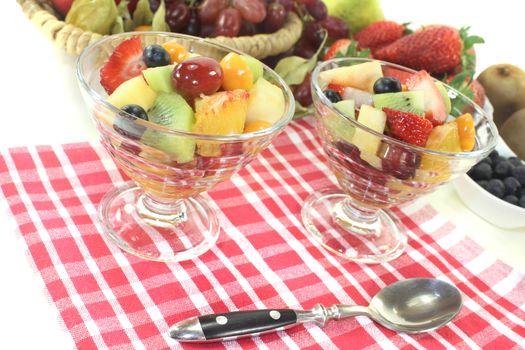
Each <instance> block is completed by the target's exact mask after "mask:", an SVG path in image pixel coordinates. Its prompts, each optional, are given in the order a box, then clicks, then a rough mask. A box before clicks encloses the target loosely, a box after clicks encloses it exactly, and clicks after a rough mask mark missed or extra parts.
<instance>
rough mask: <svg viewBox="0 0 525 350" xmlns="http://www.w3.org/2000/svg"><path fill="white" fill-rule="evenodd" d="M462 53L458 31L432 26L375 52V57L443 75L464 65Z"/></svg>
mask: <svg viewBox="0 0 525 350" xmlns="http://www.w3.org/2000/svg"><path fill="white" fill-rule="evenodd" d="M462 50H463V41H462V40H461V37H460V34H459V31H458V30H457V29H455V28H451V27H448V26H431V27H428V28H423V29H421V30H419V31H416V32H414V33H412V34H410V35H407V36H404V37H402V38H401V39H399V40H396V41H394V42H393V43H391V44H389V45H387V46H384V47H382V48H379V49H377V50H375V52H374V58H376V59H379V60H384V61H389V62H393V63H397V64H401V65H403V66H407V67H410V68H413V69H416V70H421V69H424V70H427V71H428V72H430V73H431V74H442V73H446V72H448V71H449V70H451V69H453V68H455V67H456V66H457V65H459V64H460V63H461V54H462Z"/></svg>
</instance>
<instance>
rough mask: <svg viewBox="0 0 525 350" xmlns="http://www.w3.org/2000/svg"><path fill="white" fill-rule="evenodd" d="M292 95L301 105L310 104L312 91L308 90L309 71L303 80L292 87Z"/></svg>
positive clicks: (306, 105)
mask: <svg viewBox="0 0 525 350" xmlns="http://www.w3.org/2000/svg"><path fill="white" fill-rule="evenodd" d="M293 96H294V97H295V99H296V100H297V102H299V103H300V104H301V105H302V106H303V107H308V106H309V105H311V104H312V91H311V90H310V73H308V74H307V75H306V77H305V78H304V80H303V82H302V83H301V84H299V85H296V86H294V87H293Z"/></svg>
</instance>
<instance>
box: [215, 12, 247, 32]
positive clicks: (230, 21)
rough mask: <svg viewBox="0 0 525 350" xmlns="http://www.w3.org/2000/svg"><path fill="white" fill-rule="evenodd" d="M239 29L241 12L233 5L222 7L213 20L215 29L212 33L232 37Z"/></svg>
mask: <svg viewBox="0 0 525 350" xmlns="http://www.w3.org/2000/svg"><path fill="white" fill-rule="evenodd" d="M240 30H241V13H240V12H239V10H237V9H236V8H233V7H228V8H227V9H224V10H222V11H221V13H220V14H219V17H217V21H216V22H215V29H214V30H213V34H214V35H215V36H220V35H223V36H229V37H234V36H237V34H239V31H240Z"/></svg>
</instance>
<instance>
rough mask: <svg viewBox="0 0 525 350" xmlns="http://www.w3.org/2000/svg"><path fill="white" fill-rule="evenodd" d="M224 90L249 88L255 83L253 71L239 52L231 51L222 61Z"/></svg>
mask: <svg viewBox="0 0 525 350" xmlns="http://www.w3.org/2000/svg"><path fill="white" fill-rule="evenodd" d="M220 65H221V68H222V75H223V78H222V87H223V88H224V90H227V91H229V90H235V89H243V90H249V89H250V88H251V87H252V85H253V73H252V71H251V70H250V67H249V66H248V64H247V63H246V62H245V61H244V60H243V59H242V58H241V56H240V55H239V54H236V53H235V52H230V53H229V54H227V55H226V56H224V57H223V58H222V60H221V62H220Z"/></svg>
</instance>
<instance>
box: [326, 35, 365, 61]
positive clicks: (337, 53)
mask: <svg viewBox="0 0 525 350" xmlns="http://www.w3.org/2000/svg"><path fill="white" fill-rule="evenodd" d="M369 56H370V50H369V49H362V50H360V49H358V44H357V42H356V41H352V40H350V39H346V38H345V39H339V40H336V41H335V42H334V43H333V44H332V45H330V47H329V48H328V50H327V51H326V53H325V55H324V56H323V61H327V60H329V59H332V58H341V57H363V58H364V57H369Z"/></svg>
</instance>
